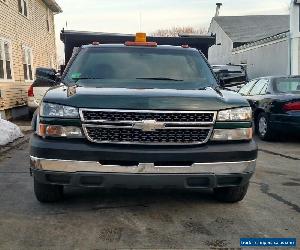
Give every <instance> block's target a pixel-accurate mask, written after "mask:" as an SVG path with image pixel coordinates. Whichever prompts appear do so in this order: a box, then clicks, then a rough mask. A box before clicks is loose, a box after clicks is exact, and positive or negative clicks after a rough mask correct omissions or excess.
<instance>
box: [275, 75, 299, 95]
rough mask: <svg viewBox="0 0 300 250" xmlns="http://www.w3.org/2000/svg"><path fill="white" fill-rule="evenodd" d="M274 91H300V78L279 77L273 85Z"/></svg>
mask: <svg viewBox="0 0 300 250" xmlns="http://www.w3.org/2000/svg"><path fill="white" fill-rule="evenodd" d="M273 88H274V91H275V92H277V93H299V92H300V78H279V79H276V80H275V82H274V85H273Z"/></svg>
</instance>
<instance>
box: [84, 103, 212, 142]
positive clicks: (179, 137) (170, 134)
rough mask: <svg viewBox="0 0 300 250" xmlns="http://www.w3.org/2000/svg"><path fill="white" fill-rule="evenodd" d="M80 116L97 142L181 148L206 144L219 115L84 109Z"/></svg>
mask: <svg viewBox="0 0 300 250" xmlns="http://www.w3.org/2000/svg"><path fill="white" fill-rule="evenodd" d="M80 116H81V120H82V122H83V130H84V132H85V135H86V137H87V139H88V140H89V141H91V142H94V143H113V144H149V145H181V144H203V143H206V142H207V141H208V140H209V138H210V135H211V133H212V130H213V124H214V122H215V119H216V112H205V111H203V112H202V111H199V112H198V111H182V112H181V111H152V110H143V111H140V110H91V109H81V110H80Z"/></svg>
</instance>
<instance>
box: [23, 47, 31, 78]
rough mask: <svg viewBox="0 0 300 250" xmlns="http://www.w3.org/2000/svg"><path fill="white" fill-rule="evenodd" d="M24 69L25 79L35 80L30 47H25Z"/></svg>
mask: <svg viewBox="0 0 300 250" xmlns="http://www.w3.org/2000/svg"><path fill="white" fill-rule="evenodd" d="M23 69H24V79H25V81H32V80H33V70H32V50H31V49H30V48H28V47H23Z"/></svg>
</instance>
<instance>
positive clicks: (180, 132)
mask: <svg viewBox="0 0 300 250" xmlns="http://www.w3.org/2000/svg"><path fill="white" fill-rule="evenodd" d="M86 132H87V134H88V136H89V138H90V139H91V140H92V141H93V142H98V143H106V142H110V143H137V144H143V143H149V144H187V143H201V142H204V141H205V140H206V139H207V137H208V135H209V133H210V129H209V128H204V129H197V128H196V129H160V130H156V131H148V132H145V131H142V130H139V129H132V128H116V127H101V126H99V127H95V126H91V127H86Z"/></svg>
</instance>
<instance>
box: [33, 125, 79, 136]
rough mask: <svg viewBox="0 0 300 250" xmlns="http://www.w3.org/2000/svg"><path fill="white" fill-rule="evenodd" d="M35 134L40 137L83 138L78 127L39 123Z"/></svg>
mask: <svg viewBox="0 0 300 250" xmlns="http://www.w3.org/2000/svg"><path fill="white" fill-rule="evenodd" d="M37 134H38V135H39V136H41V137H66V138H83V134H82V131H81V128H80V127H74V126H60V125H47V124H41V123H40V124H39V127H38V130H37Z"/></svg>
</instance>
